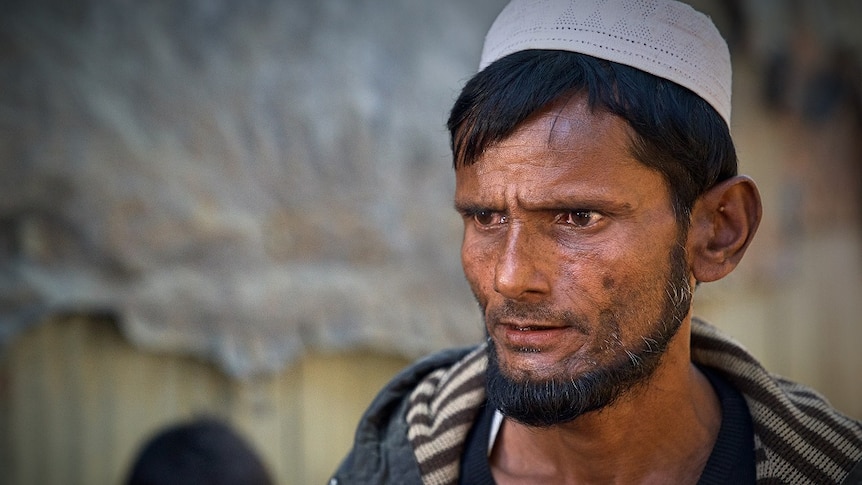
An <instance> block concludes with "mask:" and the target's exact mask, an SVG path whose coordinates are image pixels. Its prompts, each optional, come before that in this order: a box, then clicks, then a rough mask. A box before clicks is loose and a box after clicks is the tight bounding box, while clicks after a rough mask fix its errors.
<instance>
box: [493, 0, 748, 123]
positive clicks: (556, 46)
mask: <svg viewBox="0 0 862 485" xmlns="http://www.w3.org/2000/svg"><path fill="white" fill-rule="evenodd" d="M527 49H550V50H564V51H572V52H579V53H582V54H587V55H590V56H593V57H598V58H600V59H605V60H608V61H613V62H617V63H620V64H625V65H627V66H631V67H634V68H637V69H640V70H642V71H646V72H648V73H650V74H653V75H655V76H658V77H661V78H664V79H667V80H670V81H673V82H675V83H677V84H679V85H681V86H684V87H686V88H688V89H690V90H691V91H693V92H694V93H695V94H697V95H698V96H700V97H701V98H703V99H704V100H705V101H706V102H708V103H709V104H710V105H712V107H713V108H715V110H716V111H717V112H718V114H719V115H721V117H722V118H724V121H725V122H727V125H728V127H729V126H730V84H731V66H730V52H729V51H728V48H727V43H726V42H725V41H724V38H723V37H722V36H721V34H720V33H719V32H718V29H717V28H716V27H715V25H714V24H713V23H712V21H711V20H710V19H709V17H707V16H706V15H704V14H702V13H700V12H698V11H696V10H694V9H693V8H691V7H690V6H689V5H686V4H684V3H680V2H676V1H673V0H512V2H510V3H509V4H508V5H507V6H506V7H505V8H504V9H503V11H502V12H500V15H498V16H497V19H496V20H495V21H494V23H493V25H491V28H490V30H489V31H488V34H487V35H486V36H485V45H484V47H483V49H482V59H481V61H480V64H479V70H482V69H484V68H485V67H487V66H488V65H489V64H491V63H492V62H494V61H496V60H497V59H500V58H502V57H505V56H507V55H509V54H512V53H514V52H518V51H523V50H527Z"/></svg>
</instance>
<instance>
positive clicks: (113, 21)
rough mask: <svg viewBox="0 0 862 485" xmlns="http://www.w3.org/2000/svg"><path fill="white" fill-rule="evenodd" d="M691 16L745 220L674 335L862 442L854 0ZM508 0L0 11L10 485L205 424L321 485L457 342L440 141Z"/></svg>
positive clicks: (101, 468)
mask: <svg viewBox="0 0 862 485" xmlns="http://www.w3.org/2000/svg"><path fill="white" fill-rule="evenodd" d="M691 3H693V4H694V5H695V6H697V7H698V8H700V9H701V10H703V11H705V12H707V13H709V14H710V15H711V16H712V17H713V19H714V21H715V22H716V24H717V25H718V26H719V28H720V30H722V31H723V33H724V34H725V36H726V37H727V38H728V39H729V42H730V45H731V51H732V55H733V62H734V107H733V123H732V132H733V134H734V137H735V139H736V142H737V145H738V150H739V155H740V159H741V167H742V171H743V172H744V173H747V174H749V175H751V176H752V177H754V178H755V180H756V181H757V182H758V184H759V186H760V188H761V192H762V196H763V199H764V216H765V220H764V223H763V224H762V226H761V228H760V231H759V233H758V236H757V238H756V239H755V241H754V243H753V245H752V247H751V249H750V250H749V253H748V254H747V256H746V257H745V259H744V260H743V263H742V265H741V266H740V268H739V269H738V270H737V271H736V272H735V273H733V274H732V275H731V276H730V277H728V278H726V279H725V280H722V281H720V282H717V283H713V284H709V285H704V286H703V287H701V288H700V289H698V292H697V295H696V300H695V313H696V314H698V315H701V316H703V317H705V318H707V319H708V320H710V321H711V322H712V323H714V324H716V325H718V326H719V327H721V328H723V329H725V330H726V331H728V332H729V333H731V334H732V335H733V336H734V337H736V338H737V339H738V340H740V341H741V342H743V344H745V345H746V346H747V347H748V348H749V350H751V351H752V352H753V353H754V354H755V355H756V356H757V357H758V358H760V359H761V360H762V361H763V362H764V364H765V365H766V366H767V367H768V368H770V369H771V370H773V371H775V372H777V373H780V374H783V375H786V376H788V377H791V378H793V379H796V380H799V381H802V382H804V383H806V384H809V385H812V386H814V387H815V388H817V389H818V390H820V391H821V392H823V393H824V394H825V395H826V396H827V397H828V398H829V399H830V400H831V401H832V403H833V404H834V405H835V406H836V407H838V408H839V409H840V410H842V411H843V412H844V413H846V414H848V415H850V416H853V417H855V418H857V419H862V386H860V377H859V376H860V371H862V352H860V351H859V344H860V342H862V317H860V315H862V197H860V186H862V33H860V31H859V29H858V28H857V26H858V25H859V23H860V22H862V4H860V3H859V2H856V1H855V0H829V1H822V2H801V1H792V0H763V1H758V2H743V1H741V0H700V1H693V2H691ZM504 4H505V1H504V0H471V1H470V2H463V1H460V0H437V1H434V2H420V1H415V0H387V1H386V2H382V1H371V0H365V1H362V0H357V1H350V0H307V1H303V0H282V1H278V0H244V1H239V0H212V1H203V0H198V1H195V0H178V1H167V0H156V1H151V2H132V1H128V0H79V1H76V2H65V1H62V0H5V1H4V2H2V6H0V135H2V137H0V164H2V165H0V194H2V195H0V469H2V470H3V483H9V484H14V485H19V484H20V485H25V484H27V485H30V484H45V485H49V484H118V483H121V482H122V480H123V479H124V477H125V476H126V473H127V471H128V469H129V467H130V466H131V462H132V460H133V459H134V457H135V454H136V453H137V451H138V450H139V449H140V447H141V446H142V444H143V441H144V440H145V439H146V438H148V437H149V436H151V435H152V434H153V433H155V432H157V431H158V430H159V429H162V428H163V427H165V426H168V425H170V424H173V423H175V422H177V421H179V420H185V419H188V418H190V417H193V416H197V415H204V414H205V415H210V416H216V417H219V418H221V419H223V420H224V421H226V422H228V423H230V424H231V425H232V426H234V427H235V428H236V429H237V430H238V432H239V433H240V434H241V435H242V436H243V437H244V438H246V439H247V440H248V441H249V442H250V443H251V444H252V445H253V446H254V448H255V449H256V450H257V451H258V452H259V453H260V455H261V457H262V460H263V462H264V464H265V465H266V466H267V468H268V469H269V470H270V471H271V473H272V475H273V476H274V477H276V479H277V483H280V484H306V483H325V481H326V480H327V478H328V476H329V474H330V473H331V472H332V471H333V469H334V468H335V466H336V465H337V464H338V462H339V461H340V459H341V457H342V456H343V455H344V453H345V452H346V451H347V449H348V448H349V446H350V444H351V442H352V434H353V430H354V427H355V425H356V422H357V420H358V418H359V416H360V414H361V412H362V411H363V410H364V408H365V406H366V405H367V404H368V403H369V402H370V400H371V399H372V397H373V396H374V394H375V393H376V391H377V390H378V389H379V388H380V387H381V386H382V385H383V384H384V383H385V382H386V381H387V380H388V379H389V378H390V377H391V376H392V375H393V374H394V373H395V372H397V371H398V370H399V369H400V368H402V367H403V366H404V365H406V364H407V363H408V362H410V361H411V360H412V359H415V358H417V357H419V356H422V355H425V354H427V353H429V352H432V351H434V350H437V349H440V348H444V347H450V346H456V345H458V346H460V345H467V344H472V343H475V342H477V341H479V340H480V338H481V335H482V329H481V322H480V319H479V312H478V310H477V309H476V305H475V303H474V302H473V301H472V297H471V296H470V294H469V290H468V287H467V285H466V283H465V282H464V280H463V276H462V274H461V268H460V261H459V243H460V231H461V223H460V219H459V217H458V216H457V215H456V214H455V212H454V210H452V202H451V197H452V193H453V183H454V176H453V173H452V169H451V159H450V154H449V147H448V139H447V134H446V130H445V121H446V117H447V115H448V110H449V108H450V107H451V104H452V102H453V101H454V99H455V97H456V95H457V93H458V91H459V90H460V88H461V86H462V85H463V83H464V82H465V81H466V80H467V79H468V78H469V77H470V76H471V75H472V74H473V73H474V72H475V69H476V67H477V64H478V59H479V52H480V49H481V42H482V39H483V37H484V33H485V31H486V30H487V28H488V26H490V24H491V22H492V21H493V18H494V17H495V16H496V14H497V13H498V12H499V10H500V9H501V8H502V6H503V5H504Z"/></svg>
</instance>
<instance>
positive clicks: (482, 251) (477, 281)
mask: <svg viewBox="0 0 862 485" xmlns="http://www.w3.org/2000/svg"><path fill="white" fill-rule="evenodd" d="M495 261H496V259H495V258H494V256H493V250H492V248H490V247H488V246H487V245H480V244H478V243H476V242H475V241H472V240H471V239H469V238H467V237H465V239H464V242H463V243H462V244H461V266H462V267H463V269H464V276H465V277H466V278H467V282H468V283H469V284H470V288H471V289H472V290H473V294H474V295H476V298H477V299H478V300H479V303H480V304H481V305H482V307H483V308H484V306H485V303H486V302H487V297H488V294H489V293H490V292H491V291H493V287H494V265H495Z"/></svg>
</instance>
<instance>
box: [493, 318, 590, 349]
mask: <svg viewBox="0 0 862 485" xmlns="http://www.w3.org/2000/svg"><path fill="white" fill-rule="evenodd" d="M494 330H495V331H494V334H495V335H494V336H495V337H496V340H497V341H498V343H500V344H502V345H503V346H505V347H507V348H509V349H510V350H513V351H516V352H519V353H540V352H545V351H548V350H550V349H552V348H553V347H556V346H557V345H560V344H562V343H563V342H564V341H565V340H566V339H565V334H566V333H568V332H572V331H574V329H573V328H572V327H568V326H550V325H539V324H523V323H500V324H498V325H496V326H495V329H494Z"/></svg>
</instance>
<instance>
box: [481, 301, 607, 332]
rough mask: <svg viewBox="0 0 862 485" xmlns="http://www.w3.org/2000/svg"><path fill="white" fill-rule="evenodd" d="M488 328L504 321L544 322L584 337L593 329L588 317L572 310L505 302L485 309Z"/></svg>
mask: <svg viewBox="0 0 862 485" xmlns="http://www.w3.org/2000/svg"><path fill="white" fill-rule="evenodd" d="M483 314H484V316H485V322H486V324H487V326H486V328H492V327H494V326H496V325H499V324H501V323H502V322H503V321H512V320H514V321H519V322H537V323H538V322H543V323H547V324H548V325H551V326H556V327H571V328H574V329H575V330H577V331H578V332H580V333H582V334H584V335H590V333H591V332H592V329H591V328H590V325H589V320H588V319H587V317H586V316H584V315H581V314H577V313H575V312H572V311H570V310H555V309H554V308H552V307H551V306H550V305H547V304H543V303H523V302H517V301H513V300H504V301H503V303H502V304H501V305H499V306H496V307H494V308H485V309H484V310H483Z"/></svg>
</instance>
